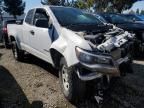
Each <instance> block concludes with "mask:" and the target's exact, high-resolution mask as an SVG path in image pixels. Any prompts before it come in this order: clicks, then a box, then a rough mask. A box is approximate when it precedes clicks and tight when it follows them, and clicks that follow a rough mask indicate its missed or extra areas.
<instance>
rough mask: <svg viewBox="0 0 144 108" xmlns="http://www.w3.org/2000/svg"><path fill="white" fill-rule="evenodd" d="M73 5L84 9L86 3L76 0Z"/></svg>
mask: <svg viewBox="0 0 144 108" xmlns="http://www.w3.org/2000/svg"><path fill="white" fill-rule="evenodd" d="M74 7H76V8H79V9H86V8H87V4H86V2H85V1H83V0H77V1H75V3H74Z"/></svg>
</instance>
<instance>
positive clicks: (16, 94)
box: [0, 66, 43, 108]
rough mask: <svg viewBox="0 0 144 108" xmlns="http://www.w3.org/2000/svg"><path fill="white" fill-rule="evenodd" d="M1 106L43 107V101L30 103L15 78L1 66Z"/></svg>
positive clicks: (19, 107)
mask: <svg viewBox="0 0 144 108" xmlns="http://www.w3.org/2000/svg"><path fill="white" fill-rule="evenodd" d="M0 108H43V102H41V101H34V102H32V104H30V103H29V101H28V99H27V97H26V95H25V94H24V92H23V90H22V89H21V87H20V86H19V84H18V83H17V81H16V80H15V78H14V77H13V76H12V75H11V74H10V72H9V71H8V70H7V69H6V68H5V67H3V66H0Z"/></svg>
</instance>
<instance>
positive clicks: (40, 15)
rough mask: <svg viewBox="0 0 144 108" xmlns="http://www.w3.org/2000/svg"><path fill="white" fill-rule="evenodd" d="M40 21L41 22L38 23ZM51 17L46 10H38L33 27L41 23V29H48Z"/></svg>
mask: <svg viewBox="0 0 144 108" xmlns="http://www.w3.org/2000/svg"><path fill="white" fill-rule="evenodd" d="M38 21H39V22H38ZM48 22H49V16H48V15H47V13H46V11H45V10H44V9H37V10H36V12H35V15H34V20H33V25H35V26H36V23H39V24H38V26H39V27H41V28H48Z"/></svg>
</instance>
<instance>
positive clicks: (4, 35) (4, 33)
mask: <svg viewBox="0 0 144 108" xmlns="http://www.w3.org/2000/svg"><path fill="white" fill-rule="evenodd" d="M15 23H16V20H6V21H3V22H2V26H1V31H0V32H1V40H2V42H3V44H4V46H5V48H9V47H10V42H9V38H8V32H7V25H8V24H15Z"/></svg>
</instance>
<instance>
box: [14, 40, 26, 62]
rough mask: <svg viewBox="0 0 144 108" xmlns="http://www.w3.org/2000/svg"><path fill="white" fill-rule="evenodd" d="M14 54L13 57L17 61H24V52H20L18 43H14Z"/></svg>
mask: <svg viewBox="0 0 144 108" xmlns="http://www.w3.org/2000/svg"><path fill="white" fill-rule="evenodd" d="M12 52H13V56H14V58H15V59H16V60H17V61H23V60H24V51H22V50H20V49H19V48H18V46H17V44H16V41H13V42H12Z"/></svg>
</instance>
